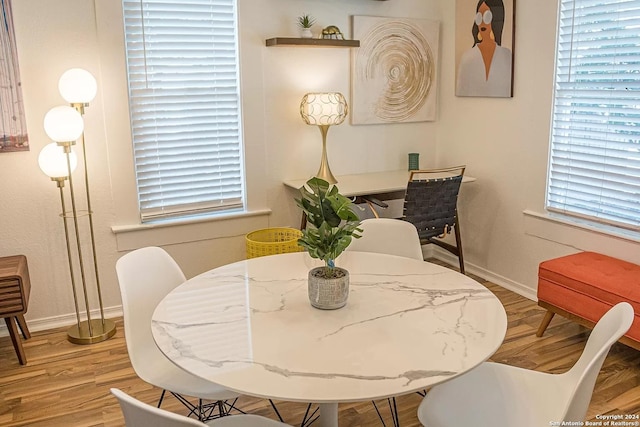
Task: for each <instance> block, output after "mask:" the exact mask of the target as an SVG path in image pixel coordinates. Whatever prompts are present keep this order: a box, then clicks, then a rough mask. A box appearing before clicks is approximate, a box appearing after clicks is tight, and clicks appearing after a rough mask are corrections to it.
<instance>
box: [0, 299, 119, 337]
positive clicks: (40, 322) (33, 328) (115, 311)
mask: <svg viewBox="0 0 640 427" xmlns="http://www.w3.org/2000/svg"><path fill="white" fill-rule="evenodd" d="M104 317H105V318H107V319H110V318H113V317H122V306H121V305H118V306H115V307H108V308H105V309H104ZM99 318H100V310H91V319H99ZM85 319H86V318H85V316H84V315H83V314H82V313H81V314H80V320H85ZM76 321H77V320H76V314H75V313H69V314H63V315H61V316H53V317H45V318H42V319H29V320H27V327H28V328H29V332H38V331H46V330H49V329H55V328H61V327H64V326H71V325H74V324H75V323H76ZM6 336H9V330H8V329H7V326H6V325H2V326H0V337H6Z"/></svg>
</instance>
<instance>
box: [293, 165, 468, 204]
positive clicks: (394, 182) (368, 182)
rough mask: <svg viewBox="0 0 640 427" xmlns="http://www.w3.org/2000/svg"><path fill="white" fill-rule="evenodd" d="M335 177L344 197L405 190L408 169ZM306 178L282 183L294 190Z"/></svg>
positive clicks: (465, 179)
mask: <svg viewBox="0 0 640 427" xmlns="http://www.w3.org/2000/svg"><path fill="white" fill-rule="evenodd" d="M443 176H445V175H443ZM309 178H310V177H309ZM336 179H337V180H338V183H337V184H336V185H337V186H338V188H339V189H340V194H342V195H344V196H346V197H354V196H369V195H375V194H382V193H394V192H397V191H404V190H406V189H407V181H408V180H409V171H406V170H399V171H386V172H371V173H359V174H354V175H341V176H337V177H336ZM307 180H308V178H307V179H292V180H287V181H284V185H286V186H287V187H290V188H292V189H294V190H299V189H300V188H301V187H302V186H303V185H304V184H305V183H306V182H307ZM475 180H476V178H474V177H471V176H468V175H464V176H463V177H462V182H463V183H466V182H473V181H475Z"/></svg>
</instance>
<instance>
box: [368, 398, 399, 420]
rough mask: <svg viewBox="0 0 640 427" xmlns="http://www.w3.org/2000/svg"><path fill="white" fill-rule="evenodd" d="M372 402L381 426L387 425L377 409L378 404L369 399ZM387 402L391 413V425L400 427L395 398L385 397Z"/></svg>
mask: <svg viewBox="0 0 640 427" xmlns="http://www.w3.org/2000/svg"><path fill="white" fill-rule="evenodd" d="M371 403H373V407H374V408H375V409H376V413H377V414H378V418H380V422H381V423H382V426H383V427H387V424H386V423H385V422H384V418H383V417H382V414H381V413H380V410H379V409H378V405H376V402H375V401H373V400H372V401H371ZM387 403H388V404H389V412H390V413H391V421H392V422H393V427H400V418H399V417H398V405H397V404H396V398H395V397H391V398H389V399H387Z"/></svg>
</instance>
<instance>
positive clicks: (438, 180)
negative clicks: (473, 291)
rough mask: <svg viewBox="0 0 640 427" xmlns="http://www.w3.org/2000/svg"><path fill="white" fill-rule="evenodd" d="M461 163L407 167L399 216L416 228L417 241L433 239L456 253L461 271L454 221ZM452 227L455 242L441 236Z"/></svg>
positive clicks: (459, 243) (460, 176)
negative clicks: (406, 180)
mask: <svg viewBox="0 0 640 427" xmlns="http://www.w3.org/2000/svg"><path fill="white" fill-rule="evenodd" d="M464 170H465V166H456V167H451V168H444V169H429V170H416V171H411V175H410V176H409V182H408V183H407V192H406V193H405V197H404V211H403V217H402V219H404V220H405V221H409V222H410V223H412V224H413V225H415V226H416V228H417V229H418V235H419V236H420V243H421V244H423V245H426V244H430V243H433V244H434V245H438V246H440V247H441V248H444V249H446V250H447V251H449V252H451V253H452V254H454V255H456V256H457V257H458V261H459V262H460V272H461V273H462V274H465V273H464V258H463V256H462V240H461V238H460V225H459V224H458V210H457V203H458V192H459V190H460V184H461V183H462V176H463V175H464ZM451 230H454V232H455V236H456V246H453V245H451V244H449V243H447V242H445V241H443V240H441V238H442V237H444V236H445V235H446V234H449V233H451Z"/></svg>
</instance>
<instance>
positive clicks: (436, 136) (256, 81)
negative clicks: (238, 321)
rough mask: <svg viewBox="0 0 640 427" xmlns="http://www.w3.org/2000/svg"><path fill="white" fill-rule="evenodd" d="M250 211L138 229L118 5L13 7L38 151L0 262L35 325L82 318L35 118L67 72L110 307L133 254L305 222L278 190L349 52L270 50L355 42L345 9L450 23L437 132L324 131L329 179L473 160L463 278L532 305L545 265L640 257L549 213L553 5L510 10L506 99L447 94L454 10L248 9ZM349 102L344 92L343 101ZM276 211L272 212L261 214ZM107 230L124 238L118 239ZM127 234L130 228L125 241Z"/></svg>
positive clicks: (200, 263)
mask: <svg viewBox="0 0 640 427" xmlns="http://www.w3.org/2000/svg"><path fill="white" fill-rule="evenodd" d="M239 3H240V4H239V17H240V46H241V51H242V58H241V73H242V86H243V90H244V92H243V115H244V135H245V147H246V172H247V191H248V207H249V210H250V211H251V212H253V213H254V214H255V215H252V216H246V217H242V218H236V219H227V220H220V221H216V222H205V223H198V224H187V225H181V226H178V227H169V228H142V229H141V228H139V227H136V226H137V224H138V220H137V208H136V196H135V187H134V178H133V164H132V159H131V141H130V132H129V123H128V112H127V102H126V97H127V89H126V80H125V78H126V76H125V70H124V55H123V51H122V18H121V13H120V11H119V4H120V2H119V1H115V0H95V2H94V1H89V0H57V1H55V2H53V1H51V0H14V2H13V6H14V14H15V15H14V20H15V26H16V39H17V44H18V54H19V60H20V70H21V76H22V88H23V93H24V98H25V109H26V115H27V125H28V129H29V134H30V142H31V151H29V152H21V153H10V154H1V155H0V178H1V182H2V187H1V188H2V190H1V192H0V194H1V197H2V203H0V217H1V218H2V219H3V223H2V228H1V229H0V230H1V236H0V237H1V238H0V256H6V255H13V254H20V253H21V254H25V255H26V256H27V257H28V260H29V268H30V272H31V279H32V287H33V291H32V294H31V302H30V308H29V312H28V314H27V319H28V320H29V321H30V323H31V324H32V327H34V326H35V327H36V328H37V327H38V325H41V326H45V327H46V326H51V325H53V324H55V322H56V321H57V322H59V323H69V322H73V316H72V313H73V304H72V297H71V290H70V285H69V277H68V268H67V264H66V263H67V261H66V252H65V249H64V236H63V230H62V223H61V220H60V218H59V217H58V213H59V210H60V207H59V199H58V193H57V191H56V188H55V185H54V184H53V183H51V182H50V181H49V180H48V179H47V178H46V177H45V176H44V175H42V173H41V172H40V171H39V169H38V166H37V155H38V153H39V151H40V149H41V148H42V147H43V146H44V145H45V144H46V143H48V142H49V141H48V140H47V137H46V135H45V133H44V130H43V128H42V118H43V117H44V115H45V113H46V112H47V111H48V110H49V109H50V108H51V107H53V106H56V105H61V104H62V103H63V100H62V99H61V98H60V96H59V94H58V91H57V81H58V78H59V76H60V75H61V74H62V73H63V72H64V71H65V70H66V69H68V68H71V67H82V68H86V69H88V70H89V71H91V72H92V73H93V74H94V75H95V76H96V77H97V79H98V84H99V86H100V92H99V94H98V96H97V98H96V100H95V101H94V102H93V103H92V105H91V106H90V107H89V108H88V109H87V113H86V115H85V121H86V138H87V145H88V151H89V153H88V156H89V159H88V163H89V165H90V171H91V190H92V191H91V194H92V202H93V205H94V210H95V212H96V214H95V223H96V227H95V228H96V240H97V243H98V256H99V260H100V264H99V265H100V271H101V279H102V287H103V295H104V300H105V306H106V307H108V308H109V307H113V308H114V310H115V311H117V309H118V306H119V305H120V298H119V292H118V288H117V282H116V278H115V272H114V265H115V262H116V260H117V259H118V257H120V256H121V255H122V254H123V253H124V251H127V250H131V249H133V248H135V247H140V246H144V245H149V244H154V245H163V246H165V247H166V248H167V249H168V250H169V252H170V253H171V254H172V255H174V256H175V257H176V259H177V260H178V262H179V263H180V264H181V265H182V266H183V268H184V269H185V272H186V274H187V276H192V275H194V274H197V273H199V272H202V271H205V270H207V269H209V268H212V267H214V266H217V265H221V264H224V263H228V262H232V261H234V260H237V259H241V258H243V256H244V234H245V233H246V232H248V231H250V230H253V229H256V228H261V227H267V226H276V225H292V226H295V225H297V224H298V220H299V214H298V212H297V210H296V208H295V206H294V205H293V203H292V200H291V198H292V194H291V193H289V192H287V191H285V189H284V187H283V185H282V180H284V179H293V178H304V177H306V176H309V175H311V174H313V173H315V171H316V170H317V167H318V162H319V157H320V148H321V147H320V145H321V144H320V141H321V139H320V134H319V132H318V130H317V129H316V128H315V127H312V126H307V125H305V124H304V123H303V122H302V120H301V119H300V117H299V115H298V112H297V110H298V104H299V101H300V99H301V98H302V96H303V94H304V93H306V92H308V91H315V90H338V91H342V92H343V93H345V95H347V97H348V94H349V91H350V81H349V70H350V51H349V49H332V48H293V47H270V48H267V47H265V46H264V40H265V39H266V38H270V37H275V36H295V35H296V28H295V24H294V21H295V17H296V16H298V15H300V14H302V13H310V14H312V15H314V16H315V17H317V19H318V25H317V27H318V28H321V27H323V26H326V25H330V24H333V25H338V26H339V27H340V28H341V29H342V30H343V32H344V33H345V34H346V35H347V36H348V37H349V36H350V34H351V28H350V18H349V17H350V16H351V15H376V16H398V17H423V18H427V19H436V20H440V21H442V25H441V47H440V52H441V55H440V56H441V65H440V69H439V72H440V85H439V87H438V98H439V100H438V119H437V121H435V122H431V123H417V124H397V125H371V126H352V125H350V124H349V123H347V122H345V123H344V124H342V125H340V126H334V127H332V128H331V130H330V131H329V137H328V140H329V156H330V164H331V167H332V170H333V172H334V173H335V174H346V173H357V172H365V171H379V170H393V169H400V168H404V167H405V166H406V162H407V157H406V155H407V153H408V152H414V151H415V152H419V153H421V166H423V167H428V166H436V165H441V166H443V165H452V164H461V163H464V164H467V166H468V169H467V171H468V174H469V175H472V176H475V177H477V178H478V181H477V182H475V183H473V184H468V185H467V184H465V186H464V187H463V194H462V200H461V210H462V211H463V217H462V230H463V241H464V248H465V252H466V259H467V263H468V269H469V271H472V272H473V271H475V272H478V273H481V274H484V275H485V276H487V277H489V278H491V279H493V280H494V281H496V282H498V283H502V284H504V285H506V286H510V287H511V288H514V289H517V290H519V291H520V292H522V293H523V294H526V295H529V296H534V295H535V286H536V276H537V265H538V263H539V262H540V261H541V260H543V259H546V258H551V257H555V256H559V255H563V254H567V253H571V252H575V251H576V250H581V249H587V250H598V251H600V252H604V253H608V254H610V255H614V256H618V257H620V258H623V259H628V260H630V261H634V262H638V263H640V251H638V247H639V246H640V245H639V244H638V243H637V241H636V242H632V241H630V240H625V239H620V238H614V237H608V236H604V235H601V234H597V233H592V232H587V231H581V230H578V229H574V228H572V227H568V226H564V225H557V223H553V222H548V221H546V220H544V219H539V218H536V217H533V216H525V215H524V214H523V211H524V210H527V209H529V210H533V211H537V212H541V213H542V212H543V211H544V209H543V206H544V189H545V178H546V169H547V150H548V135H549V117H550V105H551V96H552V83H553V82H552V80H553V79H552V75H553V60H554V39H555V31H554V29H555V19H556V9H557V0H550V1H546V2H533V1H519V2H518V3H517V18H516V37H515V46H516V48H515V96H514V98H513V99H489V98H457V97H455V96H454V94H453V93H454V87H453V86H454V81H455V78H454V71H453V70H454V53H453V52H454V18H455V9H454V8H455V2H454V1H452V0H389V1H385V2H381V1H373V0H322V1H320V0H239ZM348 99H349V98H348ZM269 211H271V214H270V215H268V214H266V213H265V212H269ZM112 227H116V228H118V229H120V230H122V232H120V233H119V234H117V235H116V234H114V233H113V232H112ZM124 230H128V231H126V232H125V231H124Z"/></svg>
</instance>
